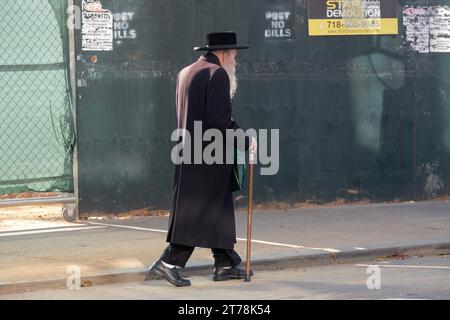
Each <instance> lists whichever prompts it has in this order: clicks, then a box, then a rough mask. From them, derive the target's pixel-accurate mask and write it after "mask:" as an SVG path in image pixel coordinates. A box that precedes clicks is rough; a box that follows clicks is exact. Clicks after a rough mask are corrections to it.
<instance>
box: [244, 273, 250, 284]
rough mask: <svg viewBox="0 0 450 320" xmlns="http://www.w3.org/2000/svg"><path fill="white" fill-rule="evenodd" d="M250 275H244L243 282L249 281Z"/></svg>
mask: <svg viewBox="0 0 450 320" xmlns="http://www.w3.org/2000/svg"><path fill="white" fill-rule="evenodd" d="M250 280H251V276H250V275H249V274H246V275H245V282H250Z"/></svg>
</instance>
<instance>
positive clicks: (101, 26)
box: [81, 0, 113, 51]
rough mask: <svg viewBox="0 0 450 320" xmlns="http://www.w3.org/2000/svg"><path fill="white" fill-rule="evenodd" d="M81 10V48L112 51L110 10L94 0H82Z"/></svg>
mask: <svg viewBox="0 0 450 320" xmlns="http://www.w3.org/2000/svg"><path fill="white" fill-rule="evenodd" d="M81 10H82V16H81V50H82V51H112V50H113V15H112V12H111V11H110V10H108V9H105V8H103V6H102V4H101V2H100V1H94V0H83V2H82V9H81Z"/></svg>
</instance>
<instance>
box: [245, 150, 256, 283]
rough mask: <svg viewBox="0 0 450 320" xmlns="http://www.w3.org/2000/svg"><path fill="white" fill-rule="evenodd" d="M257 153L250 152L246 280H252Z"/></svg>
mask: <svg viewBox="0 0 450 320" xmlns="http://www.w3.org/2000/svg"><path fill="white" fill-rule="evenodd" d="M254 161H255V155H254V153H253V152H250V161H249V166H250V173H249V176H250V178H249V187H248V217H247V264H246V269H245V282H249V281H250V280H251V274H250V251H251V246H252V210H253V163H254Z"/></svg>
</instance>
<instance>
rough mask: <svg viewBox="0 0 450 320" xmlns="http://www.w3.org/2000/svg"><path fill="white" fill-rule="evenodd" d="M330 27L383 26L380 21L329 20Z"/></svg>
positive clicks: (373, 27) (361, 27) (376, 27)
mask: <svg viewBox="0 0 450 320" xmlns="http://www.w3.org/2000/svg"><path fill="white" fill-rule="evenodd" d="M327 23H328V29H341V28H343V29H364V28H370V29H379V28H380V27H381V22H380V21H374V20H372V21H357V22H356V21H355V22H353V21H327Z"/></svg>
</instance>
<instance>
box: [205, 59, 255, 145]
mask: <svg viewBox="0 0 450 320" xmlns="http://www.w3.org/2000/svg"><path fill="white" fill-rule="evenodd" d="M206 122H207V126H208V127H209V128H215V129H219V130H220V131H221V132H222V133H223V134H225V130H226V129H234V130H236V129H242V128H241V127H240V126H239V125H238V124H237V122H236V121H234V120H233V118H232V117H231V98H230V79H229V77H228V74H227V72H226V71H225V69H223V68H218V69H217V70H216V71H215V72H214V73H213V75H212V76H211V79H210V80H209V82H208V88H207V95H206ZM243 130H244V129H243ZM244 131H245V130H244ZM248 148H249V137H248V136H246V137H245V150H248Z"/></svg>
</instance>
